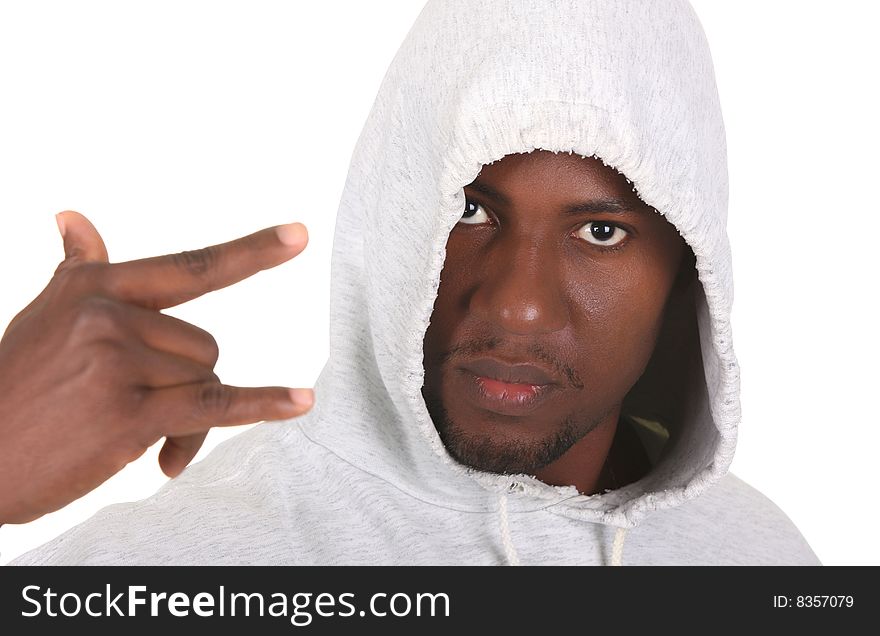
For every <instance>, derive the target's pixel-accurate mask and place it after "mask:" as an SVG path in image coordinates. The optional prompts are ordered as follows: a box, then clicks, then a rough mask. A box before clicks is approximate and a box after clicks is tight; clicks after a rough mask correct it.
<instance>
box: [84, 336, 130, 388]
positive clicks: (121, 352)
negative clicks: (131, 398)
mask: <svg viewBox="0 0 880 636" xmlns="http://www.w3.org/2000/svg"><path fill="white" fill-rule="evenodd" d="M130 367H131V359H130V357H129V354H128V352H127V351H126V349H125V347H123V346H122V345H121V344H119V343H118V342H116V341H113V340H107V339H102V340H96V341H95V342H93V343H91V345H90V347H89V351H88V357H87V360H86V365H85V367H84V369H83V374H84V376H85V379H86V380H88V381H89V382H98V381H100V386H106V384H107V382H111V383H113V382H115V381H116V380H117V379H118V378H124V377H127V376H129V375H130Z"/></svg>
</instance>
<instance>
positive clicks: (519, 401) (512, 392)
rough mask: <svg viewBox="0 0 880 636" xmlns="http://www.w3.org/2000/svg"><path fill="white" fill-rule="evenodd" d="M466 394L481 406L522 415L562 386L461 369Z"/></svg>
mask: <svg viewBox="0 0 880 636" xmlns="http://www.w3.org/2000/svg"><path fill="white" fill-rule="evenodd" d="M460 371H461V372H462V374H461V375H462V376H463V379H464V382H463V384H464V389H465V395H466V397H467V398H468V399H469V400H470V401H471V402H473V403H474V404H475V405H476V406H478V407H479V408H481V409H484V410H487V411H491V412H493V413H498V414H499V415H509V416H514V417H515V416H522V415H528V414H529V413H531V412H533V411H535V410H536V409H538V408H539V407H540V406H541V405H542V404H544V403H545V402H546V401H547V400H548V398H549V397H550V396H551V395H553V394H554V393H556V391H557V390H558V389H560V388H561V387H560V385H558V384H555V383H549V384H532V383H523V382H505V381H503V380H498V379H496V378H491V377H486V376H482V375H478V374H476V373H474V372H473V371H470V370H468V369H460Z"/></svg>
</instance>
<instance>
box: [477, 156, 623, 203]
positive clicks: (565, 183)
mask: <svg viewBox="0 0 880 636" xmlns="http://www.w3.org/2000/svg"><path fill="white" fill-rule="evenodd" d="M474 181H477V182H484V183H485V182H491V183H492V184H493V185H494V186H497V187H499V188H502V189H504V190H506V191H508V192H510V193H511V194H512V195H514V196H515V195H516V193H517V192H521V193H523V194H526V193H532V194H535V193H538V192H542V193H548V192H559V191H560V190H565V191H571V192H573V193H577V194H580V195H582V196H590V195H603V196H611V195H613V196H616V197H618V198H627V199H632V200H638V195H637V194H636V193H635V191H634V190H633V187H632V185H631V184H630V183H629V181H628V180H627V179H626V177H625V176H624V175H622V174H621V173H619V172H618V171H617V170H615V169H614V168H611V167H609V166H606V165H605V164H604V163H602V161H601V160H599V159H597V158H595V157H582V156H581V155H578V154H574V153H571V154H570V153H568V152H558V153H554V152H550V151H549V150H534V151H532V152H529V153H522V154H511V155H505V156H504V157H502V158H501V159H499V160H497V161H495V162H493V163H490V164H486V165H484V166H483V167H482V168H481V170H480V173H479V174H478V175H477V177H476V178H475V179H474Z"/></svg>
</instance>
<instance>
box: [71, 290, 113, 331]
mask: <svg viewBox="0 0 880 636" xmlns="http://www.w3.org/2000/svg"><path fill="white" fill-rule="evenodd" d="M122 325H123V311H122V307H121V306H120V305H119V303H117V302H116V301H114V300H112V299H110V298H105V297H103V296H87V297H85V298H83V299H82V300H80V301H79V302H78V303H77V305H76V308H75V313H74V316H73V320H72V321H71V331H72V333H73V334H74V336H76V337H78V338H83V339H88V340H92V339H97V338H110V337H115V336H119V335H120V334H121V333H122Z"/></svg>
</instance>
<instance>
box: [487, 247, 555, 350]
mask: <svg viewBox="0 0 880 636" xmlns="http://www.w3.org/2000/svg"><path fill="white" fill-rule="evenodd" d="M484 262H485V264H486V269H485V270H484V275H483V277H482V278H481V279H480V282H479V285H478V287H477V289H476V290H475V291H474V292H473V294H472V295H471V299H470V310H471V311H472V312H473V313H474V314H476V315H477V316H479V317H481V318H482V319H483V320H486V321H487V322H490V323H492V324H496V325H498V326H499V327H500V328H502V329H504V330H505V331H507V332H509V333H513V334H521V335H537V334H546V333H552V332H554V331H559V330H560V329H563V328H564V327H565V326H566V325H567V324H568V321H569V314H568V302H567V300H566V295H565V293H564V285H563V283H562V280H561V278H560V274H561V271H562V270H561V267H560V264H559V257H558V255H556V254H555V253H554V250H553V249H552V248H549V247H547V246H542V245H541V244H540V243H539V242H538V241H536V240H534V239H531V238H529V237H524V238H516V239H510V240H509V241H508V242H507V243H505V244H501V243H499V244H498V245H496V246H495V247H493V248H492V251H491V253H489V254H487V255H486V259H485V261H484Z"/></svg>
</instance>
